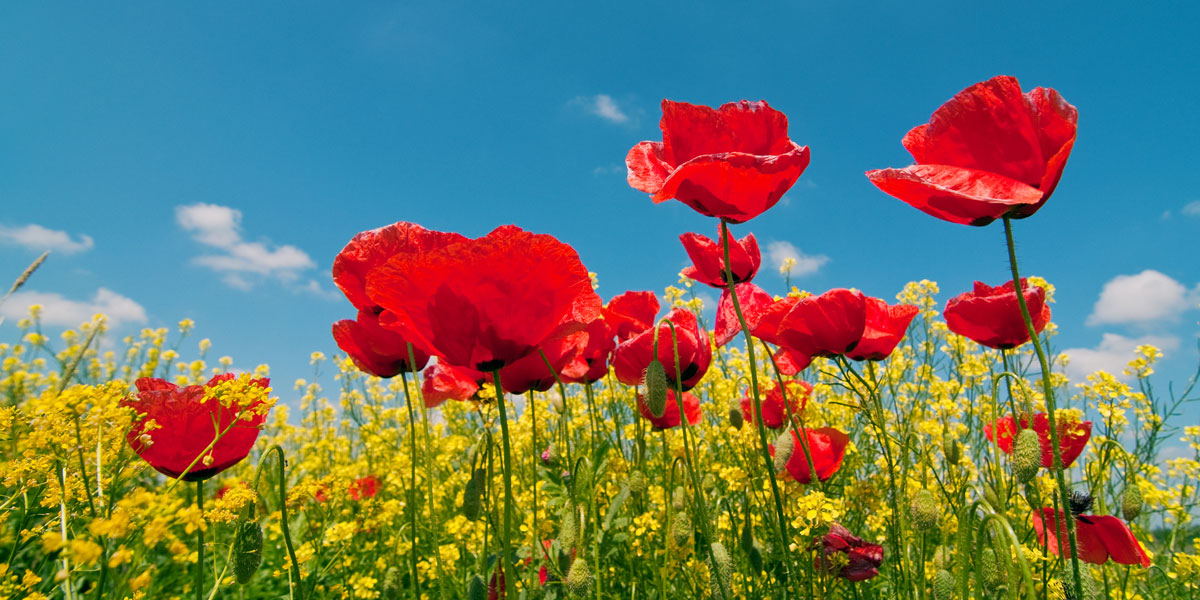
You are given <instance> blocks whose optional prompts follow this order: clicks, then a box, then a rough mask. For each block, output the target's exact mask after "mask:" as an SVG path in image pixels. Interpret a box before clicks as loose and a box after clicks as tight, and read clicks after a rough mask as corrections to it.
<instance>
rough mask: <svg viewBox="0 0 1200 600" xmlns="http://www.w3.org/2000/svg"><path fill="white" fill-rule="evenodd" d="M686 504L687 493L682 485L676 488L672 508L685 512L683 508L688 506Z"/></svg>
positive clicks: (673, 493)
mask: <svg viewBox="0 0 1200 600" xmlns="http://www.w3.org/2000/svg"><path fill="white" fill-rule="evenodd" d="M686 504H687V492H686V491H684V489H683V486H682V485H680V486H675V491H674V492H672V493H671V508H674V509H675V510H683V507H684V506H686Z"/></svg>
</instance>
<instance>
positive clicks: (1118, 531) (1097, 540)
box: [1032, 506, 1150, 568]
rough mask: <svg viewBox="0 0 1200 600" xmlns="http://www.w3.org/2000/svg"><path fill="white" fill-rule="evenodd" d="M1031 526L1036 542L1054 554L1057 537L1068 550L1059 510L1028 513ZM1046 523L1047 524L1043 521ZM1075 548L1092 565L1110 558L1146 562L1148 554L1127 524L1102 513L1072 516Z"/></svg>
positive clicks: (1143, 565)
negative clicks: (1035, 534) (1030, 516)
mask: <svg viewBox="0 0 1200 600" xmlns="http://www.w3.org/2000/svg"><path fill="white" fill-rule="evenodd" d="M1032 520H1033V529H1034V531H1035V532H1037V537H1038V542H1040V543H1041V544H1043V545H1045V546H1046V547H1048V548H1049V549H1050V551H1051V552H1053V553H1054V554H1055V555H1058V544H1059V540H1062V544H1063V548H1064V549H1066V550H1067V551H1068V552H1070V546H1069V545H1068V542H1067V522H1066V516H1065V514H1064V513H1063V512H1062V511H1055V510H1054V509H1053V508H1050V507H1049V506H1047V507H1043V508H1042V510H1041V511H1037V512H1034V513H1033V515H1032ZM1047 524H1049V525H1050V526H1049V527H1046V525H1047ZM1075 548H1076V550H1077V552H1076V556H1078V557H1079V560H1082V561H1084V562H1089V563H1092V564H1095V565H1102V564H1104V563H1106V562H1108V559H1110V558H1111V559H1112V560H1113V562H1117V563H1120V564H1123V565H1141V566H1142V567H1143V568H1147V567H1149V566H1150V557H1149V556H1147V555H1146V551H1145V550H1144V549H1143V548H1142V545H1141V544H1140V543H1138V541H1137V538H1135V537H1133V532H1132V531H1130V530H1129V526H1128V525H1126V524H1125V522H1124V521H1122V520H1121V519H1118V518H1117V517H1110V516H1106V515H1076V516H1075Z"/></svg>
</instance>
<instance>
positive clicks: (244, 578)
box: [233, 519, 263, 585]
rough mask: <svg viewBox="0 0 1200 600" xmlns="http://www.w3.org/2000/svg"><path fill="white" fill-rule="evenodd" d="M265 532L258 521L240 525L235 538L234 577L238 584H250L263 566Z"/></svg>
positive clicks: (251, 520) (250, 520)
mask: <svg viewBox="0 0 1200 600" xmlns="http://www.w3.org/2000/svg"><path fill="white" fill-rule="evenodd" d="M262 546H263V532H262V527H260V526H259V525H258V521H255V520H253V519H248V520H245V521H242V522H241V523H239V524H238V528H237V534H236V535H235V536H234V538H233V576H234V578H235V579H237V582H238V583H240V584H242V585H245V584H247V583H250V579H251V578H252V577H254V572H255V571H257V570H258V566H259V565H261V564H262Z"/></svg>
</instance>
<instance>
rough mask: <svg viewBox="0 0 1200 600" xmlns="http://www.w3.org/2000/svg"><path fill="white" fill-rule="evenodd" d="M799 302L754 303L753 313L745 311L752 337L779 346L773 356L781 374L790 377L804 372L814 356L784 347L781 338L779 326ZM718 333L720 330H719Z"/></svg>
mask: <svg viewBox="0 0 1200 600" xmlns="http://www.w3.org/2000/svg"><path fill="white" fill-rule="evenodd" d="M739 298H741V296H739ZM799 301H800V299H799V298H796V297H792V296H789V297H787V298H783V299H781V300H775V301H773V302H772V303H771V304H769V305H766V306H762V305H760V304H758V303H754V304H752V305H751V306H750V311H751V312H749V313H746V312H745V311H744V310H743V314H745V316H746V324H747V325H749V326H750V332H751V335H753V336H754V337H756V338H758V339H760V340H762V341H764V342H767V343H768V344H775V345H776V346H778V348H777V349H776V350H775V353H774V356H773V358H774V362H775V367H776V368H778V369H779V372H780V373H782V374H784V375H786V376H788V377H791V376H792V375H795V374H796V373H799V372H800V371H803V370H804V369H805V368H806V367H808V365H809V364H810V363H812V356H810V355H808V354H804V353H803V352H799V351H797V350H795V349H793V348H788V347H787V346H783V345H782V344H783V338H781V337H780V336H779V324H780V323H781V322H783V318H784V317H786V316H787V314H788V313H789V312H791V310H792V308H794V307H795V306H796V303H797V302H799ZM731 308H732V307H731ZM719 310H720V309H719V308H718V311H719ZM718 316H719V313H718ZM718 331H720V330H719V329H718Z"/></svg>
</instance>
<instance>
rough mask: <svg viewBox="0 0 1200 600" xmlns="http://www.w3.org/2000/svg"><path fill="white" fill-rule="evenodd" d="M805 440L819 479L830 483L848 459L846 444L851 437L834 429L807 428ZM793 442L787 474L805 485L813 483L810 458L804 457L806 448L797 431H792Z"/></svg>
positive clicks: (772, 452) (772, 449)
mask: <svg viewBox="0 0 1200 600" xmlns="http://www.w3.org/2000/svg"><path fill="white" fill-rule="evenodd" d="M804 433H805V436H804V438H805V440H806V441H807V442H808V452H809V454H810V455H812V461H813V468H814V469H816V471H817V478H818V479H820V480H821V481H828V480H829V478H830V477H833V475H834V473H837V472H838V470H839V469H841V468H842V460H843V459H845V458H846V444H848V443H850V436H848V435H846V434H845V433H843V432H842V431H839V430H838V429H836V428H834V427H822V428H820V429H811V428H805V429H804ZM792 441H793V442H795V444H794V445H793V446H792V456H791V457H790V458H788V461H787V466H786V469H787V472H788V474H790V475H791V476H792V479H795V480H796V481H798V482H800V483H803V484H805V485H807V484H810V483H812V481H813V479H812V474H811V471H809V470H808V458H807V457H805V455H804V447H803V446H801V445H800V436H799V435H796V430H795V429H793V430H792ZM771 454H772V455H774V454H775V448H774V445H772V447H771Z"/></svg>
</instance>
